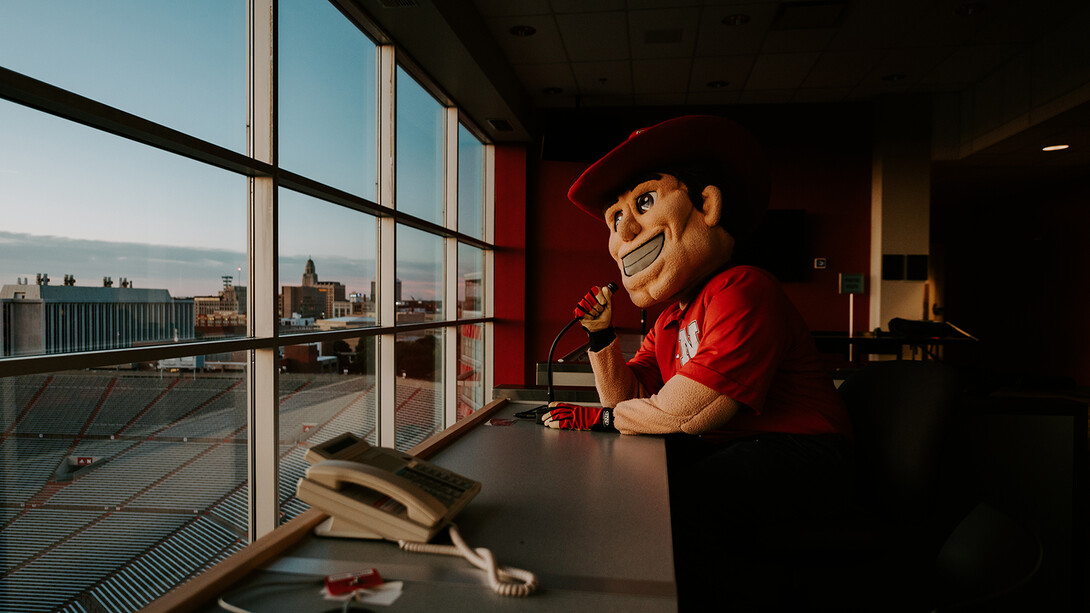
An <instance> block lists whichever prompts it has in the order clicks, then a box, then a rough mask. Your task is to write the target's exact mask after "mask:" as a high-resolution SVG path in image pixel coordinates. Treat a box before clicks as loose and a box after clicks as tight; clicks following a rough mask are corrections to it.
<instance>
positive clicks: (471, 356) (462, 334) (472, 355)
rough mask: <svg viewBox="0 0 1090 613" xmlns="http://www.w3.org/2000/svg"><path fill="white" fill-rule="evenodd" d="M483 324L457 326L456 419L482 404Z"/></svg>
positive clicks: (483, 401)
mask: <svg viewBox="0 0 1090 613" xmlns="http://www.w3.org/2000/svg"><path fill="white" fill-rule="evenodd" d="M484 334H485V330H484V324H466V325H463V326H459V327H458V419H462V418H463V417H467V416H469V415H470V414H471V413H473V412H474V411H476V410H478V409H480V408H481V407H483V406H484V403H485V397H484Z"/></svg>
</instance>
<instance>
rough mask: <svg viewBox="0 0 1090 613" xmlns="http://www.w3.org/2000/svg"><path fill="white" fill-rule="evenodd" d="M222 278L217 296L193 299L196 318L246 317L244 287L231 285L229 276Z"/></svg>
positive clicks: (195, 297)
mask: <svg viewBox="0 0 1090 613" xmlns="http://www.w3.org/2000/svg"><path fill="white" fill-rule="evenodd" d="M222 278H223V289H222V290H220V292H219V294H218V295H216V296H194V297H193V303H194V307H195V308H196V312H197V317H198V318H199V317H201V316H202V315H217V316H220V317H226V316H231V315H246V286H235V285H232V284H231V280H232V278H231V277H230V276H227V275H225V276H223V277H222ZM243 321H245V318H243Z"/></svg>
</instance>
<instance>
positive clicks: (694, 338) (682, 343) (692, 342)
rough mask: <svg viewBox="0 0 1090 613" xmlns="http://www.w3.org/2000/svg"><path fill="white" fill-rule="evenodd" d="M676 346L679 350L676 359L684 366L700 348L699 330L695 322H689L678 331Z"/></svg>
mask: <svg viewBox="0 0 1090 613" xmlns="http://www.w3.org/2000/svg"><path fill="white" fill-rule="evenodd" d="M677 344H678V346H679V347H680V348H681V349H680V350H681V353H680V354H679V356H678V357H680V358H681V365H682V366H684V365H685V363H686V362H688V361H689V358H691V357H693V356H694V355H696V350H697V348H698V347H700V329H699V328H697V325H696V322H695V321H691V322H689V325H688V326H686V327H684V328H681V329H679V330H678V332H677Z"/></svg>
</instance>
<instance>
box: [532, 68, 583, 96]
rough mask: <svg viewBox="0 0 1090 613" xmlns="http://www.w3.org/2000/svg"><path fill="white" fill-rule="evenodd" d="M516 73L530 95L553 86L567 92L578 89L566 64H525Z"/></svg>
mask: <svg viewBox="0 0 1090 613" xmlns="http://www.w3.org/2000/svg"><path fill="white" fill-rule="evenodd" d="M518 74H519V77H521V78H522V84H523V85H524V86H525V87H526V91H528V92H530V94H531V95H537V94H540V93H541V92H542V91H543V90H545V89H548V88H554V87H558V88H560V89H562V90H564V92H567V93H575V92H576V91H577V89H578V88H577V87H576V83H575V77H574V76H573V75H572V70H571V66H570V65H568V64H526V65H524V66H522V67H520V68H519V72H518Z"/></svg>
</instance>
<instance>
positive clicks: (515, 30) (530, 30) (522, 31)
mask: <svg viewBox="0 0 1090 613" xmlns="http://www.w3.org/2000/svg"><path fill="white" fill-rule="evenodd" d="M508 32H510V33H511V36H518V37H521V38H525V37H527V36H533V35H534V34H537V28H535V27H534V26H526V25H521V26H511V29H510V30H508Z"/></svg>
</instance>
